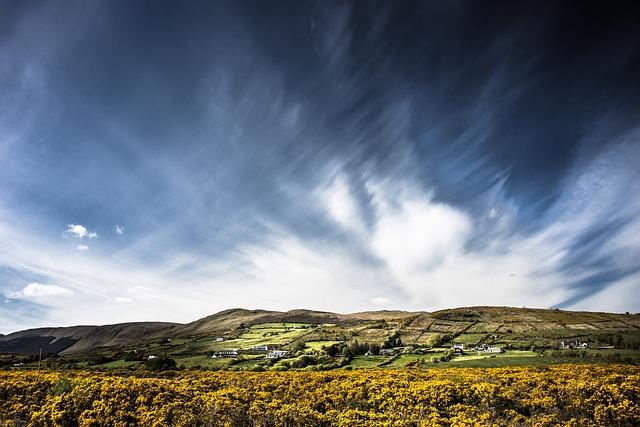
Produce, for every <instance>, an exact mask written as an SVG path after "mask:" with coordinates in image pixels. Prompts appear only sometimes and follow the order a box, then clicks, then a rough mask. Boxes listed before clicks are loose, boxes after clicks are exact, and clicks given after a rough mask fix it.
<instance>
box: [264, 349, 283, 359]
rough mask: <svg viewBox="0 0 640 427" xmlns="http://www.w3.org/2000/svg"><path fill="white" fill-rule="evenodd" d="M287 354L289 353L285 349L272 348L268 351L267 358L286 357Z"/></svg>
mask: <svg viewBox="0 0 640 427" xmlns="http://www.w3.org/2000/svg"><path fill="white" fill-rule="evenodd" d="M285 354H287V352H286V351H283V350H271V351H270V352H269V353H267V359H280V358H281V357H284V355H285Z"/></svg>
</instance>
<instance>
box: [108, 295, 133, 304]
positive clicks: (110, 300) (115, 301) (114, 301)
mask: <svg viewBox="0 0 640 427" xmlns="http://www.w3.org/2000/svg"><path fill="white" fill-rule="evenodd" d="M106 302H107V304H131V303H132V302H133V299H131V298H127V297H123V296H117V297H114V298H107V300H106Z"/></svg>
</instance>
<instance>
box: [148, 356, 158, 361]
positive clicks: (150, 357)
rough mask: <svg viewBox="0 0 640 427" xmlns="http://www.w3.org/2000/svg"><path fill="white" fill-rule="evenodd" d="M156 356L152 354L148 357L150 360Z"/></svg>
mask: <svg viewBox="0 0 640 427" xmlns="http://www.w3.org/2000/svg"><path fill="white" fill-rule="evenodd" d="M155 358H156V356H154V355H151V356H149V357H147V359H149V360H153V359H155Z"/></svg>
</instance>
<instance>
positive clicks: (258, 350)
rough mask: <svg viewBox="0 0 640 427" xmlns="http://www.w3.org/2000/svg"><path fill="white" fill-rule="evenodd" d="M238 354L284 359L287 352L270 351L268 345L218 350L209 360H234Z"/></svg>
mask: <svg viewBox="0 0 640 427" xmlns="http://www.w3.org/2000/svg"><path fill="white" fill-rule="evenodd" d="M240 354H265V357H266V358H267V359H280V358H281V357H284V356H285V355H286V354H287V352H286V351H284V350H277V349H271V348H269V346H268V345H257V346H255V347H251V348H246V349H241V350H218V351H216V352H215V353H213V354H212V355H211V358H212V359H218V358H236V357H238V356H240Z"/></svg>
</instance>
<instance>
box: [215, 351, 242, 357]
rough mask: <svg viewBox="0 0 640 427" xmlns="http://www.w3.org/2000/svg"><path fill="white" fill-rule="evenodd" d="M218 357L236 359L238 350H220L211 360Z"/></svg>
mask: <svg viewBox="0 0 640 427" xmlns="http://www.w3.org/2000/svg"><path fill="white" fill-rule="evenodd" d="M219 357H222V358H227V357H234V358H235V357H238V350H220V351H216V352H215V353H214V354H213V355H212V356H211V358H212V359H217V358H219Z"/></svg>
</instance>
